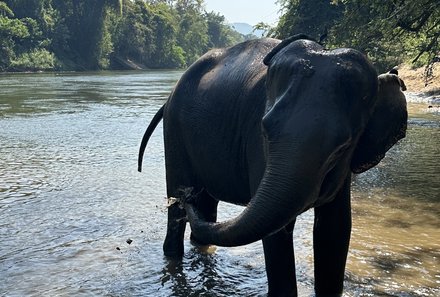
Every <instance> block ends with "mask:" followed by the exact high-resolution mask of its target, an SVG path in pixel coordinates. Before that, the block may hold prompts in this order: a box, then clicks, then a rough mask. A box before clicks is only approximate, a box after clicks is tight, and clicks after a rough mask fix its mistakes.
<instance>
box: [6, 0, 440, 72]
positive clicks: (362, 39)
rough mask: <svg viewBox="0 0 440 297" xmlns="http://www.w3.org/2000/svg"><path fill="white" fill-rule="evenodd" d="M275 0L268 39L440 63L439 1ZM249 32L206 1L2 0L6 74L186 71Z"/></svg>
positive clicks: (390, 62)
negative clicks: (300, 39)
mask: <svg viewBox="0 0 440 297" xmlns="http://www.w3.org/2000/svg"><path fill="white" fill-rule="evenodd" d="M274 2H277V3H278V4H279V5H280V7H281V8H280V12H281V17H280V20H279V22H278V24H277V25H276V26H275V27H270V26H269V25H267V24H264V23H260V24H258V25H257V26H256V28H259V29H264V30H265V31H266V35H267V36H270V37H276V38H285V37H287V36H290V35H293V34H296V33H300V32H302V33H306V34H309V35H310V36H312V37H314V38H316V39H317V40H320V41H321V42H322V43H324V44H325V45H326V46H327V47H329V48H332V47H341V46H346V47H353V48H356V49H358V50H361V51H362V52H364V53H366V54H367V55H368V56H369V57H370V59H371V60H372V61H373V62H374V63H375V65H376V66H377V67H378V69H380V70H383V69H385V68H389V67H392V66H395V65H398V64H400V63H403V62H409V63H414V64H415V65H418V66H420V65H431V64H432V63H434V62H436V61H437V60H438V59H439V55H440V45H439V41H440V5H439V3H438V0H278V1H275V0H274ZM256 5H258V4H256ZM249 38H255V36H252V35H250V36H243V35H241V34H240V33H238V32H236V31H235V30H233V29H232V28H231V27H230V26H229V25H228V24H227V23H226V20H225V18H224V16H222V15H220V14H218V13H215V12H207V11H206V9H205V3H204V1H203V0H144V1H142V0H3V1H0V71H38V70H98V69H136V68H184V67H187V66H188V65H190V64H191V63H192V62H193V61H195V60H196V59H197V58H198V57H199V56H200V55H201V54H203V53H204V52H206V51H207V50H209V49H210V48H214V47H224V46H230V45H233V44H235V43H237V42H240V41H243V40H245V39H249Z"/></svg>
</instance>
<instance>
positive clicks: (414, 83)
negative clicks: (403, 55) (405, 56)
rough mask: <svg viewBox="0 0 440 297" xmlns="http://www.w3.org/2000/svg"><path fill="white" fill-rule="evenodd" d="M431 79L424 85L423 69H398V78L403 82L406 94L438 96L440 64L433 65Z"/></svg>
mask: <svg viewBox="0 0 440 297" xmlns="http://www.w3.org/2000/svg"><path fill="white" fill-rule="evenodd" d="M432 70H433V77H432V78H431V79H430V80H429V81H428V83H427V84H426V83H425V77H424V73H425V67H420V68H415V69H412V68H411V66H410V65H401V66H400V67H399V76H400V78H401V79H402V80H403V81H404V82H405V85H406V87H407V91H408V92H414V93H423V94H426V95H427V96H433V95H440V63H435V64H434V65H433V68H432Z"/></svg>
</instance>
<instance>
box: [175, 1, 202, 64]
mask: <svg viewBox="0 0 440 297" xmlns="http://www.w3.org/2000/svg"><path fill="white" fill-rule="evenodd" d="M175 7H176V11H177V14H178V16H179V30H178V34H177V43H178V44H179V46H181V47H182V49H183V50H184V51H185V59H186V64H187V65H190V64H191V63H193V62H194V61H195V60H196V59H197V58H198V57H199V56H200V55H201V54H202V53H204V52H205V51H207V50H208V41H209V39H208V25H207V23H206V21H205V19H204V18H203V16H202V13H203V0H177V2H176V4H175Z"/></svg>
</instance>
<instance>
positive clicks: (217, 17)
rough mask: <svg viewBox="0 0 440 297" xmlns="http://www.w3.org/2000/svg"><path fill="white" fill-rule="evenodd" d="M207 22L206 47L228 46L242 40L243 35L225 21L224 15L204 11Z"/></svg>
mask: <svg viewBox="0 0 440 297" xmlns="http://www.w3.org/2000/svg"><path fill="white" fill-rule="evenodd" d="M205 19H206V22H207V24H208V32H207V33H208V39H209V41H208V47H209V48H218V47H226V46H230V45H232V44H234V43H237V42H240V41H243V40H244V38H243V36H242V35H241V34H240V33H238V32H237V31H234V30H232V28H231V27H230V26H229V25H227V24H226V23H225V17H224V16H223V15H221V14H219V13H216V12H213V11H212V12H207V13H205Z"/></svg>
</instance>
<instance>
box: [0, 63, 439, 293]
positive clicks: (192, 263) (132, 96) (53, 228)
mask: <svg viewBox="0 0 440 297" xmlns="http://www.w3.org/2000/svg"><path fill="white" fill-rule="evenodd" d="M181 73H182V72H180V71H151V72H100V73H87V74H84V73H81V74H75V73H64V74H17V75H1V76H0V148H1V149H0V279H1V281H0V296H42V295H43V296H81V295H83V296H90V295H98V296H182V297H183V296H185V297H186V296H265V291H266V276H265V270H264V258H263V252H262V247H261V244H260V243H254V244H251V245H248V246H245V247H239V248H220V247H219V248H217V249H216V250H215V252H213V253H201V252H199V251H198V250H197V249H195V248H194V247H192V246H191V245H190V244H189V243H188V240H187V241H186V246H185V256H184V258H183V261H182V262H180V263H173V262H169V261H167V260H166V259H165V258H164V257H163V254H162V241H163V238H164V234H165V226H166V208H165V205H166V199H165V195H166V193H165V175H164V159H163V144H162V143H163V140H162V133H161V131H160V130H161V126H159V127H158V129H157V130H158V131H157V132H155V133H154V134H153V136H152V139H151V141H150V143H149V146H148V151H147V153H146V155H145V159H144V170H143V172H142V173H138V172H137V171H136V169H137V166H136V161H137V150H138V145H139V142H140V139H141V137H142V135H143V132H144V129H145V128H146V125H147V124H148V122H149V120H150V119H151V118H152V116H153V115H154V113H155V112H156V111H157V110H158V109H159V108H160V106H161V105H162V104H163V102H164V101H165V100H166V98H167V96H168V94H169V92H170V91H171V89H172V87H173V85H174V83H175V82H176V80H177V79H178V78H179V77H180V75H181ZM409 97H410V98H409V101H410V103H409V104H410V106H409V107H410V111H411V118H410V123H409V130H408V135H407V138H405V139H404V140H403V141H401V142H400V143H399V145H398V146H395V147H394V148H393V149H392V150H391V151H390V153H389V154H388V156H387V157H386V158H385V159H384V160H383V162H382V163H381V164H380V165H379V166H377V167H375V168H374V169H372V170H370V171H368V172H367V173H365V174H361V175H359V176H357V177H356V178H355V179H354V182H353V199H352V200H353V233H352V241H351V247H350V254H349V259H348V265H347V273H346V274H347V281H346V284H345V287H346V293H345V295H346V296H438V295H440V290H439V287H440V272H439V267H440V260H439V259H440V249H439V248H440V209H439V203H440V196H439V193H440V179H439V178H438V175H439V173H440V164H439V162H438V156H439V153H440V115H439V113H438V112H435V109H432V108H428V105H429V104H431V105H432V103H428V102H425V101H423V100H420V99H418V98H416V97H415V96H413V94H410V96H409ZM433 111H434V112H433ZM240 210H241V208H240V207H231V206H230V205H226V204H221V205H220V209H219V219H220V220H222V219H226V218H229V217H232V216H234V215H235V214H237V213H238V212H240ZM312 221H313V213H312V212H307V213H305V214H303V215H302V216H301V217H300V218H299V219H298V222H297V225H296V229H295V247H296V254H297V270H298V273H297V274H298V280H299V289H300V296H313V294H312V291H313V268H312V263H313V259H312V250H311V246H312V240H311V228H312ZM187 237H188V235H187ZM128 239H131V240H132V243H131V244H128V243H127V242H126V241H127V240H128Z"/></svg>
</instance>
